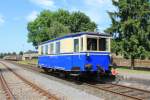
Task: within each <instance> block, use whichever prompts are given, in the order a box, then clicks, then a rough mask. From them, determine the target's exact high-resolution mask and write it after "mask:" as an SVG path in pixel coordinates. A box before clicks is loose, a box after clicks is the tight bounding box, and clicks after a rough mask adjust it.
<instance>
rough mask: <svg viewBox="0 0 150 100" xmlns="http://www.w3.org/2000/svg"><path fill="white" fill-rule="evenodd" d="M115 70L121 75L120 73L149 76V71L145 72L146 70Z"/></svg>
mask: <svg viewBox="0 0 150 100" xmlns="http://www.w3.org/2000/svg"><path fill="white" fill-rule="evenodd" d="M116 70H117V71H118V72H119V73H121V72H125V73H130V74H150V71H148V70H147V71H146V70H132V69H130V68H124V67H123V68H121V67H119V68H116Z"/></svg>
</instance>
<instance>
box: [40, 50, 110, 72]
mask: <svg viewBox="0 0 150 100" xmlns="http://www.w3.org/2000/svg"><path fill="white" fill-rule="evenodd" d="M109 54H110V53H108V52H106V53H105V52H103V53H101V52H98V53H92V52H90V53H89V52H88V56H87V53H69V54H59V55H41V56H39V57H38V65H39V66H41V67H44V68H52V69H59V70H64V71H72V69H73V68H74V67H78V68H79V69H80V71H87V70H86V69H85V65H87V64H90V65H92V68H91V70H90V71H97V70H98V67H97V66H100V67H102V68H103V69H104V70H105V71H106V70H109V64H110V56H109Z"/></svg>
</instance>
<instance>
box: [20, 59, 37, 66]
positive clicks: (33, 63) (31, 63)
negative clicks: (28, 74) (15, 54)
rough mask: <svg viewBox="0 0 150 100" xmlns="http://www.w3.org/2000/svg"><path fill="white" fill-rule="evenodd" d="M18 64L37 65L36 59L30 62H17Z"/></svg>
mask: <svg viewBox="0 0 150 100" xmlns="http://www.w3.org/2000/svg"><path fill="white" fill-rule="evenodd" d="M18 63H19V64H25V65H37V63H38V60H37V59H32V60H23V61H18Z"/></svg>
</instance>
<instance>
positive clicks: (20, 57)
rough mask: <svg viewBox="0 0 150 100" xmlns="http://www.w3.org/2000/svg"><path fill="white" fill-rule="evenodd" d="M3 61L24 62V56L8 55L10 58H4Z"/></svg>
mask: <svg viewBox="0 0 150 100" xmlns="http://www.w3.org/2000/svg"><path fill="white" fill-rule="evenodd" d="M3 59H4V60H14V61H18V60H22V56H21V55H8V56H4V57H3Z"/></svg>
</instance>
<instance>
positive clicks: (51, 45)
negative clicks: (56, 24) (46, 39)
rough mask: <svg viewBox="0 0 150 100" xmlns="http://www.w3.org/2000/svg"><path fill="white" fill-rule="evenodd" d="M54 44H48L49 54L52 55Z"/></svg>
mask: <svg viewBox="0 0 150 100" xmlns="http://www.w3.org/2000/svg"><path fill="white" fill-rule="evenodd" d="M52 47H53V49H52ZM54 49H55V48H54V43H53V42H51V43H50V44H49V54H54Z"/></svg>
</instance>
